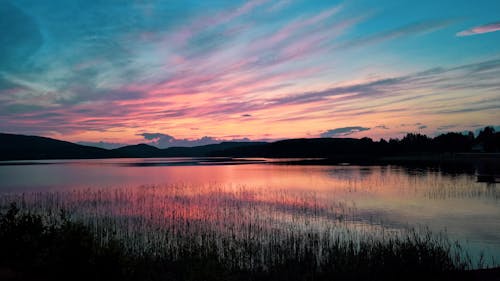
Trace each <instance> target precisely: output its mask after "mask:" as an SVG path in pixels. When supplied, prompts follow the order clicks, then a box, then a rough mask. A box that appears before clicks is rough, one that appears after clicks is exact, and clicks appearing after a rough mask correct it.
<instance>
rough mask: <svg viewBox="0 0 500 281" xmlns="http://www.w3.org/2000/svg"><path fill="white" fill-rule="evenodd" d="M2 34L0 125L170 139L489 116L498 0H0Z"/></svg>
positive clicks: (450, 126) (56, 133)
mask: <svg viewBox="0 0 500 281" xmlns="http://www.w3.org/2000/svg"><path fill="white" fill-rule="evenodd" d="M0 31H1V36H0V132H8V133H19V134H31V135H42V136H47V137H53V138H58V139H63V140H68V141H73V142H84V143H88V144H96V143H97V145H100V146H104V147H113V146H118V145H121V144H132V143H139V142H148V143H153V144H156V145H157V146H160V147H168V146H172V145H187V146H190V145H197V144H207V143H213V142H218V141H221V140H242V139H243V140H275V139H283V138H297V137H345V136H349V137H364V136H368V137H371V138H374V139H379V138H381V137H384V138H390V137H401V136H402V135H403V134H405V133H407V132H420V133H425V134H428V135H436V134H439V133H442V132H446V131H465V130H472V131H474V130H477V129H478V128H481V127H484V126H486V125H493V126H498V125H500V1H498V0H490V1H486V0H483V1H481V0H478V1H459V0H451V1H435V0H434V1H387V0H379V1H372V0H353V1H340V2H339V1H298V0H281V1H266V0H256V1H198V0H196V1H194V0H190V1H189V0H182V1H155V0H135V1H118V0H115V1H112V0H110V1H104V0H103V1H97V0H96V1H90V0H81V1H76V0H57V1H56V0H54V1H41V0H15V1H7V0H0ZM99 142H100V143H99Z"/></svg>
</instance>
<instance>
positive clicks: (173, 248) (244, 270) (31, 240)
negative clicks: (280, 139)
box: [0, 186, 471, 280]
mask: <svg viewBox="0 0 500 281" xmlns="http://www.w3.org/2000/svg"><path fill="white" fill-rule="evenodd" d="M204 190H205V191H206V188H205V189H204ZM259 196H260V195H259V194H258V193H257V194H250V193H249V192H248V191H246V190H241V189H240V190H236V191H235V190H232V191H227V190H221V189H219V188H217V187H212V190H210V193H209V194H201V192H200V191H199V190H193V188H192V187H178V186H176V187H169V188H166V189H158V188H156V187H142V188H136V189H115V190H113V189H109V190H84V191H72V192H66V193H32V194H24V195H20V196H11V197H9V196H3V197H1V198H0V199H2V200H0V210H3V211H2V212H1V215H0V279H9V278H10V279H11V280H388V279H391V280H400V279H402V280H443V279H449V280H457V279H458V280H460V279H462V280H468V279H467V278H469V277H470V276H467V275H463V272H464V270H467V269H469V268H471V261H470V259H469V258H468V257H467V255H466V254H464V253H463V252H462V250H461V248H460V246H459V245H458V244H456V243H451V242H450V241H449V240H448V239H447V238H446V237H445V236H443V235H433V234H431V233H430V232H428V231H417V230H403V231H387V230H384V229H383V228H376V227H375V226H374V228H372V229H366V228H367V227H369V226H361V227H360V226H359V225H358V228H357V229H356V228H349V225H354V224H353V222H350V223H349V224H347V223H345V217H346V215H348V213H349V209H348V208H347V207H345V206H343V205H336V206H332V205H328V206H327V205H325V204H324V202H322V201H321V200H320V199H317V198H315V197H314V196H312V195H309V197H307V196H308V195H307V194H303V195H301V196H300V197H293V196H291V195H290V194H287V193H278V194H275V195H274V196H275V197H272V198H270V195H269V194H267V195H266V197H265V198H267V200H268V201H267V202H266V201H265V200H264V198H260V197H259ZM304 196H305V198H304ZM8 201H12V202H14V203H11V204H8V203H7V202H8ZM70 214H71V215H70Z"/></svg>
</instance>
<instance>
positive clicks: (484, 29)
mask: <svg viewBox="0 0 500 281" xmlns="http://www.w3.org/2000/svg"><path fill="white" fill-rule="evenodd" d="M495 31H500V22H494V23H489V24H484V25H479V26H475V27H472V28H469V29H466V30H463V31H460V32H458V33H457V36H471V35H477V34H484V33H490V32H495Z"/></svg>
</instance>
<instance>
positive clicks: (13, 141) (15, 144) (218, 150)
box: [0, 133, 266, 160]
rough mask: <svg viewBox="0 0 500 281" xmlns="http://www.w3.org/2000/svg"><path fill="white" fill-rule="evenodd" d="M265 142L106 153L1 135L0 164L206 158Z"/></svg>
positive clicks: (139, 146) (142, 147) (136, 148)
mask: <svg viewBox="0 0 500 281" xmlns="http://www.w3.org/2000/svg"><path fill="white" fill-rule="evenodd" d="M262 144H266V143H263V142H222V143H220V144H209V145H203V146H196V147H171V148H165V149H159V148H157V147H154V146H151V145H148V144H137V145H128V146H124V147H120V148H116V149H111V150H108V149H104V148H97V147H92V146H85V145H80V144H75V143H71V142H67V141H60V140H56V139H51V138H46V137H38V136H25V135H15V134H4V133H0V160H39V159H87V158H143V157H144V158H147V157H206V156H214V155H219V154H222V151H225V150H227V149H235V148H238V147H246V146H249V147H252V146H258V145H262Z"/></svg>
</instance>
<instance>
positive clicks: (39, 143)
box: [0, 127, 500, 163]
mask: <svg viewBox="0 0 500 281" xmlns="http://www.w3.org/2000/svg"><path fill="white" fill-rule="evenodd" d="M470 152H473V153H483V152H488V153H489V154H488V155H489V156H488V157H490V158H491V157H496V158H498V155H500V154H499V152H500V133H499V132H495V130H494V128H493V127H486V128H484V130H482V131H481V132H480V133H479V134H478V136H477V137H475V136H474V134H473V133H472V132H470V133H468V134H465V135H464V134H461V133H446V134H442V135H439V136H437V137H435V138H430V137H428V136H426V135H421V134H411V133H410V134H407V135H406V136H405V137H404V138H403V139H401V140H399V139H390V140H389V141H386V140H384V139H381V140H380V141H373V140H372V139H370V138H362V139H353V138H314V139H289V140H282V141H276V142H271V143H267V142H222V143H219V144H209V145H203V146H196V147H170V148H166V149H159V148H156V147H154V146H151V145H147V144H138V145H129V146H124V147H121V148H117V149H113V150H107V149H103V148H96V147H90V146H84V145H79V144H74V143H70V142H65V141H60V140H55V139H50V138H45V137H36V136H24V135H13V134H0V160H28V159H70V158H74V159H79V158H113V157H115V158H124V157H208V156H214V157H215V156H221V157H270V158H328V159H329V161H331V162H337V163H338V162H360V163H361V162H363V163H375V162H380V161H382V162H384V161H385V162H387V161H392V162H397V161H410V160H411V161H415V159H417V160H418V161H429V160H432V161H442V159H443V155H444V157H447V159H451V160H452V161H455V159H458V158H460V157H461V158H468V159H470V158H471V157H472V156H471V155H470ZM467 153H469V154H467ZM495 153H496V154H495ZM460 154H461V155H460ZM450 155H455V156H457V157H455V156H453V157H452V156H450ZM450 157H451V158H450ZM481 157H484V155H483V156H481ZM473 158H476V159H478V158H477V155H475V156H474V157H473ZM388 159H390V160H388ZM408 159H410V160H408Z"/></svg>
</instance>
